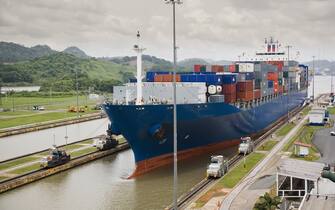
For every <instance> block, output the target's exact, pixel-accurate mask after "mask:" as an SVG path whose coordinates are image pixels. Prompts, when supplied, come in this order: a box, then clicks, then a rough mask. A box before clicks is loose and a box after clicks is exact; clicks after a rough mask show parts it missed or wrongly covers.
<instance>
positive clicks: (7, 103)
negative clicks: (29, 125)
mask: <svg viewBox="0 0 335 210" xmlns="http://www.w3.org/2000/svg"><path fill="white" fill-rule="evenodd" d="M87 101H89V100H88V99H87ZM76 102H77V97H76V96H63V97H52V98H50V97H23V96H17V97H15V96H14V106H15V108H18V109H27V108H29V109H30V110H31V108H32V107H31V106H33V105H44V106H45V105H53V104H61V105H64V106H69V105H75V104H76ZM85 102H86V96H79V103H80V105H85ZM2 107H3V108H8V109H11V108H12V107H13V100H12V98H11V97H7V98H6V97H3V98H2Z"/></svg>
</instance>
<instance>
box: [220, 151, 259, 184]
mask: <svg viewBox="0 0 335 210" xmlns="http://www.w3.org/2000/svg"><path fill="white" fill-rule="evenodd" d="M264 157H265V154H262V153H257V152H254V153H251V154H250V155H248V156H247V157H246V161H245V163H246V167H245V168H244V164H243V161H241V162H240V163H239V164H238V166H236V167H235V168H233V169H232V170H231V171H229V172H228V173H227V175H226V176H224V178H223V179H222V180H220V182H219V183H218V184H217V185H216V186H214V187H217V188H233V187H235V185H236V184H237V183H238V182H239V181H240V180H241V179H242V178H243V177H244V176H245V175H246V174H247V173H248V172H249V171H250V170H251V169H252V168H254V166H255V165H256V164H257V163H258V162H259V161H260V160H261V159H263V158H264Z"/></svg>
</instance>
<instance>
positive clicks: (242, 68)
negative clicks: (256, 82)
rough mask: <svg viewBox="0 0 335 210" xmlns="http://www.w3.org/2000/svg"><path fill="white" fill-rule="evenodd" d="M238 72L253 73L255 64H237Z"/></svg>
mask: <svg viewBox="0 0 335 210" xmlns="http://www.w3.org/2000/svg"><path fill="white" fill-rule="evenodd" d="M238 68H239V70H238V71H239V72H254V71H255V64H254V63H240V64H238Z"/></svg>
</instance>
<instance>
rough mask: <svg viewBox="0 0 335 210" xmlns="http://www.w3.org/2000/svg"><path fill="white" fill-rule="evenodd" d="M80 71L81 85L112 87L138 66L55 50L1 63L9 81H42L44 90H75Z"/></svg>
mask: <svg viewBox="0 0 335 210" xmlns="http://www.w3.org/2000/svg"><path fill="white" fill-rule="evenodd" d="M76 71H77V75H78V81H79V86H80V89H82V90H87V89H88V88H89V87H93V88H95V89H98V90H101V91H110V90H111V86H112V85H116V84H121V83H123V82H126V81H128V79H129V78H131V77H133V72H134V71H135V68H134V67H132V66H124V65H121V64H116V63H113V62H110V61H103V60H97V59H95V58H88V59H81V58H77V57H76V56H74V55H71V54H66V53H55V54H52V55H49V56H44V57H40V58H36V59H33V60H30V61H24V62H18V63H15V64H12V65H3V64H0V78H2V82H3V83H4V84H5V85H10V84H17V83H25V84H34V85H41V86H42V90H49V89H50V88H52V90H54V91H70V90H74V89H75V78H76Z"/></svg>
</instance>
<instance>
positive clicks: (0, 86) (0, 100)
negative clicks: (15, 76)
mask: <svg viewBox="0 0 335 210" xmlns="http://www.w3.org/2000/svg"><path fill="white" fill-rule="evenodd" d="M1 89H2V79H1V78H0V106H2V92H1Z"/></svg>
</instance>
